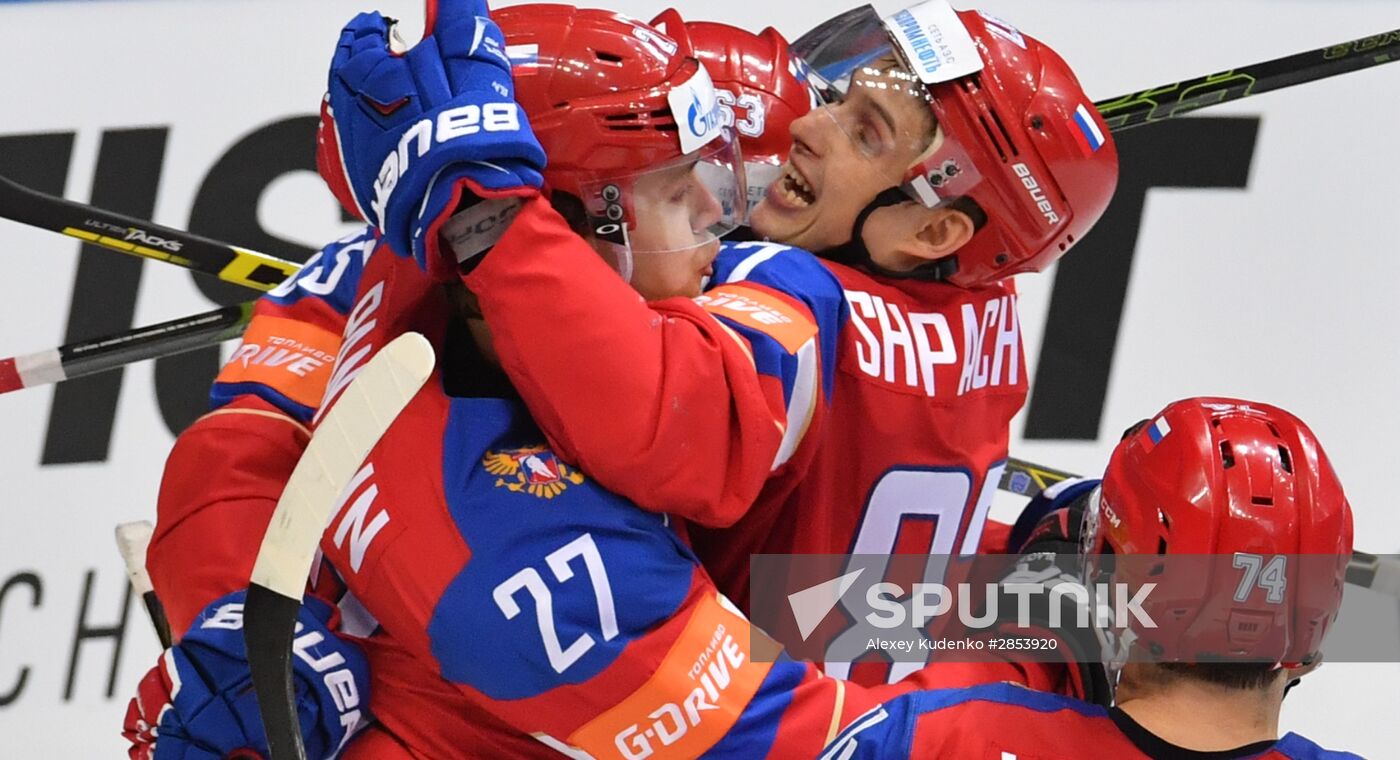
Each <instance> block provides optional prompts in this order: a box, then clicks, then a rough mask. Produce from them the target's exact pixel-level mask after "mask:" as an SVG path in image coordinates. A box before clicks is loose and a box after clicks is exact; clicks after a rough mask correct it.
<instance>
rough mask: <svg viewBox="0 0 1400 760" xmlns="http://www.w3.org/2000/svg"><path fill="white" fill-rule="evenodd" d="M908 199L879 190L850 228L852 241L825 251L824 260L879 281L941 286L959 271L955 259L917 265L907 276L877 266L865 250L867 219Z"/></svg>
mask: <svg viewBox="0 0 1400 760" xmlns="http://www.w3.org/2000/svg"><path fill="white" fill-rule="evenodd" d="M910 200H911V199H910V197H909V195H908V194H907V193H905V192H904V189H903V188H901V187H891V188H888V189H886V190H882V191H881V192H880V194H879V195H877V196H875V198H874V200H872V201H870V202H869V203H867V204H865V208H863V209H861V211H860V213H859V214H857V215H856V221H855V224H853V225H851V239H850V240H847V241H846V242H844V243H842V244H841V245H838V246H835V247H833V248H828V249H826V250H825V251H822V252H821V255H822V257H823V258H827V259H831V260H832V261H836V262H839V263H841V264H846V265H848V266H853V267H858V268H860V269H864V270H866V271H868V272H870V273H871V274H875V275H878V276H880V277H887V278H890V279H896V280H921V281H924V282H942V281H944V280H947V279H948V278H949V277H952V276H953V275H954V274H956V273H957V271H958V258H957V256H955V255H952V256H944V257H943V258H941V259H937V260H935V261H930V262H928V263H926V264H920V265H919V266H917V267H914V268H913V269H910V270H909V271H907V272H896V271H894V270H893V269H887V268H885V267H882V266H880V265H879V264H876V263H875V261H874V259H872V258H870V249H869V248H866V246H865V236H864V232H865V222H866V220H868V219H869V218H870V215H871V214H873V213H875V211H877V210H878V209H882V208H885V207H886V206H898V205H899V204H901V203H907V202H909V201H910Z"/></svg>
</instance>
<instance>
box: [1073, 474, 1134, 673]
mask: <svg viewBox="0 0 1400 760" xmlns="http://www.w3.org/2000/svg"><path fill="white" fill-rule="evenodd" d="M1104 504H1105V500H1104V496H1103V487H1102V486H1100V487H1098V488H1095V489H1094V491H1093V493H1092V494H1090V495H1089V508H1088V509H1086V510H1084V524H1083V526H1082V527H1081V529H1080V554H1081V555H1083V557H1084V562H1083V565H1082V567H1083V568H1084V578H1083V579H1082V581H1083V584H1084V588H1085V589H1086V590H1087V591H1088V592H1089V602H1090V604H1091V605H1093V607H1094V608H1095V609H1096V610H1105V611H1104V612H1103V613H1101V614H1100V615H1099V616H1096V617H1095V618H1094V619H1095V620H1096V621H1106V623H1107V624H1103V625H1095V626H1094V635H1095V636H1096V637H1097V638H1098V640H1099V651H1100V653H1101V656H1102V661H1103V665H1104V668H1105V670H1106V671H1107V672H1108V682H1109V685H1110V686H1111V687H1112V686H1116V685H1117V681H1118V674H1119V673H1120V672H1121V671H1122V670H1123V666H1124V665H1125V664H1127V662H1128V659H1129V656H1130V654H1131V652H1132V645H1133V642H1134V641H1135V640H1136V639H1137V634H1136V633H1134V632H1133V629H1132V628H1131V627H1129V626H1126V625H1117V624H1116V623H1117V622H1118V621H1117V618H1116V616H1114V615H1113V614H1111V612H1110V611H1109V610H1111V609H1112V607H1113V604H1114V599H1113V593H1112V591H1111V589H1112V588H1113V583H1114V575H1115V574H1114V566H1115V564H1116V561H1117V557H1116V555H1114V554H1113V552H1112V550H1111V548H1110V547H1109V545H1108V541H1107V540H1106V537H1105V535H1104V534H1105V531H1106V526H1105V524H1104V520H1103V511H1104Z"/></svg>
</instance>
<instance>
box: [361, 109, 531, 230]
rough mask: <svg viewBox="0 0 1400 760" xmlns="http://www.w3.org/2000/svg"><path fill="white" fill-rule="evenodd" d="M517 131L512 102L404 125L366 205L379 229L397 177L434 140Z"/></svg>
mask: <svg viewBox="0 0 1400 760" xmlns="http://www.w3.org/2000/svg"><path fill="white" fill-rule="evenodd" d="M483 131H485V132H518V131H520V107H519V106H517V105H516V104H515V103H487V104H485V105H480V106H479V105H477V104H475V103H472V104H469V105H465V106H458V107H456V108H449V109H447V110H446V111H443V112H442V113H440V114H438V115H437V118H436V119H422V120H420V121H419V122H418V123H416V124H414V125H413V126H411V127H409V128H408V131H406V132H404V133H403V137H400V138H399V146H398V148H397V149H395V150H394V151H392V152H390V153H389V155H387V156H385V157H384V163H383V164H380V166H379V177H378V178H377V179H375V180H374V200H373V201H370V208H371V209H372V210H373V212H374V214H375V216H376V217H377V218H378V219H379V231H380V232H383V231H384V209H385V207H387V206H388V205H389V198H390V197H391V196H393V194H394V189H395V188H397V187H398V185H399V176H400V175H402V174H403V172H405V171H407V170H408V167H409V164H410V163H412V162H413V161H414V160H415V159H419V158H422V157H423V155H424V154H426V153H427V152H428V149H429V148H431V147H432V146H433V144H434V143H444V142H447V141H448V140H453V139H456V138H458V137H466V136H468V135H474V134H476V133H478V132H483Z"/></svg>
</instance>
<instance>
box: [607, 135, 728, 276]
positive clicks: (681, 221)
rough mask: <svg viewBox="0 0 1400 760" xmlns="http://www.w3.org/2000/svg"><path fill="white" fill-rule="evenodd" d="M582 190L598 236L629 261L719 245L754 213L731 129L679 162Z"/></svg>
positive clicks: (616, 177) (618, 177)
mask: <svg viewBox="0 0 1400 760" xmlns="http://www.w3.org/2000/svg"><path fill="white" fill-rule="evenodd" d="M580 190H581V191H582V193H583V201H584V206H585V210H586V211H587V213H588V217H589V222H590V224H591V226H592V229H593V234H594V236H596V237H597V238H598V239H599V240H602V241H605V242H607V243H610V244H612V245H613V246H617V247H619V248H621V249H624V251H625V252H626V253H627V258H628V259H629V260H630V258H631V255H632V254H639V253H673V252H684V251H693V250H694V249H696V248H698V247H701V246H706V245H713V244H715V242H716V241H718V240H719V238H721V237H723V236H724V235H727V234H728V233H730V232H732V231H733V230H734V228H735V227H738V226H739V225H740V224H741V223H742V222H743V221H744V218H745V217H746V216H747V213H748V194H747V189H746V186H745V182H744V169H743V161H742V159H741V157H740V155H739V151H738V142H737V140H735V139H734V135H733V133H732V132H731V131H729V130H725V131H724V132H723V133H722V134H721V136H720V137H718V138H716V139H714V140H712V141H710V142H709V143H708V144H706V145H705V146H704V147H703V148H701V149H700V150H697V151H694V152H692V153H687V154H685V155H684V156H681V157H679V158H677V159H675V160H673V161H669V162H667V163H665V164H662V165H660V166H655V167H651V168H648V169H647V170H645V171H641V172H637V173H636V174H629V175H624V176H612V177H608V178H607V179H599V180H597V181H593V182H586V183H583V184H582V185H581V186H580ZM620 268H621V267H620ZM623 275H624V277H628V276H629V273H628V272H625V271H624V272H623Z"/></svg>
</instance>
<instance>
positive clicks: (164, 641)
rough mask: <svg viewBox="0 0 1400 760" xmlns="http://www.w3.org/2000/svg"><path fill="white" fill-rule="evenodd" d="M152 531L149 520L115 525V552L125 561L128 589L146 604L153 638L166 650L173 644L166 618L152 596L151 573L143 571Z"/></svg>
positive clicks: (153, 594)
mask: <svg viewBox="0 0 1400 760" xmlns="http://www.w3.org/2000/svg"><path fill="white" fill-rule="evenodd" d="M154 532H155V526H154V525H151V523H150V521H149V520H137V521H136V522H128V523H122V524H121V525H118V526H117V551H118V552H120V553H121V555H122V562H124V563H126V577H128V578H130V579H131V586H132V588H134V589H136V593H138V594H140V595H141V601H143V602H145V604H146V614H147V615H149V616H150V618H151V625H152V626H154V627H155V629H156V638H158V639H160V645H161V648H163V649H169V648H170V645H171V644H172V643H173V639H172V638H171V636H170V621H169V620H167V619H166V617H165V608H164V607H162V606H161V603H160V600H159V599H157V598H156V590H155V588H154V587H152V586H151V574H150V573H148V572H146V548H147V547H148V546H150V545H151V534H152V533H154Z"/></svg>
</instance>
